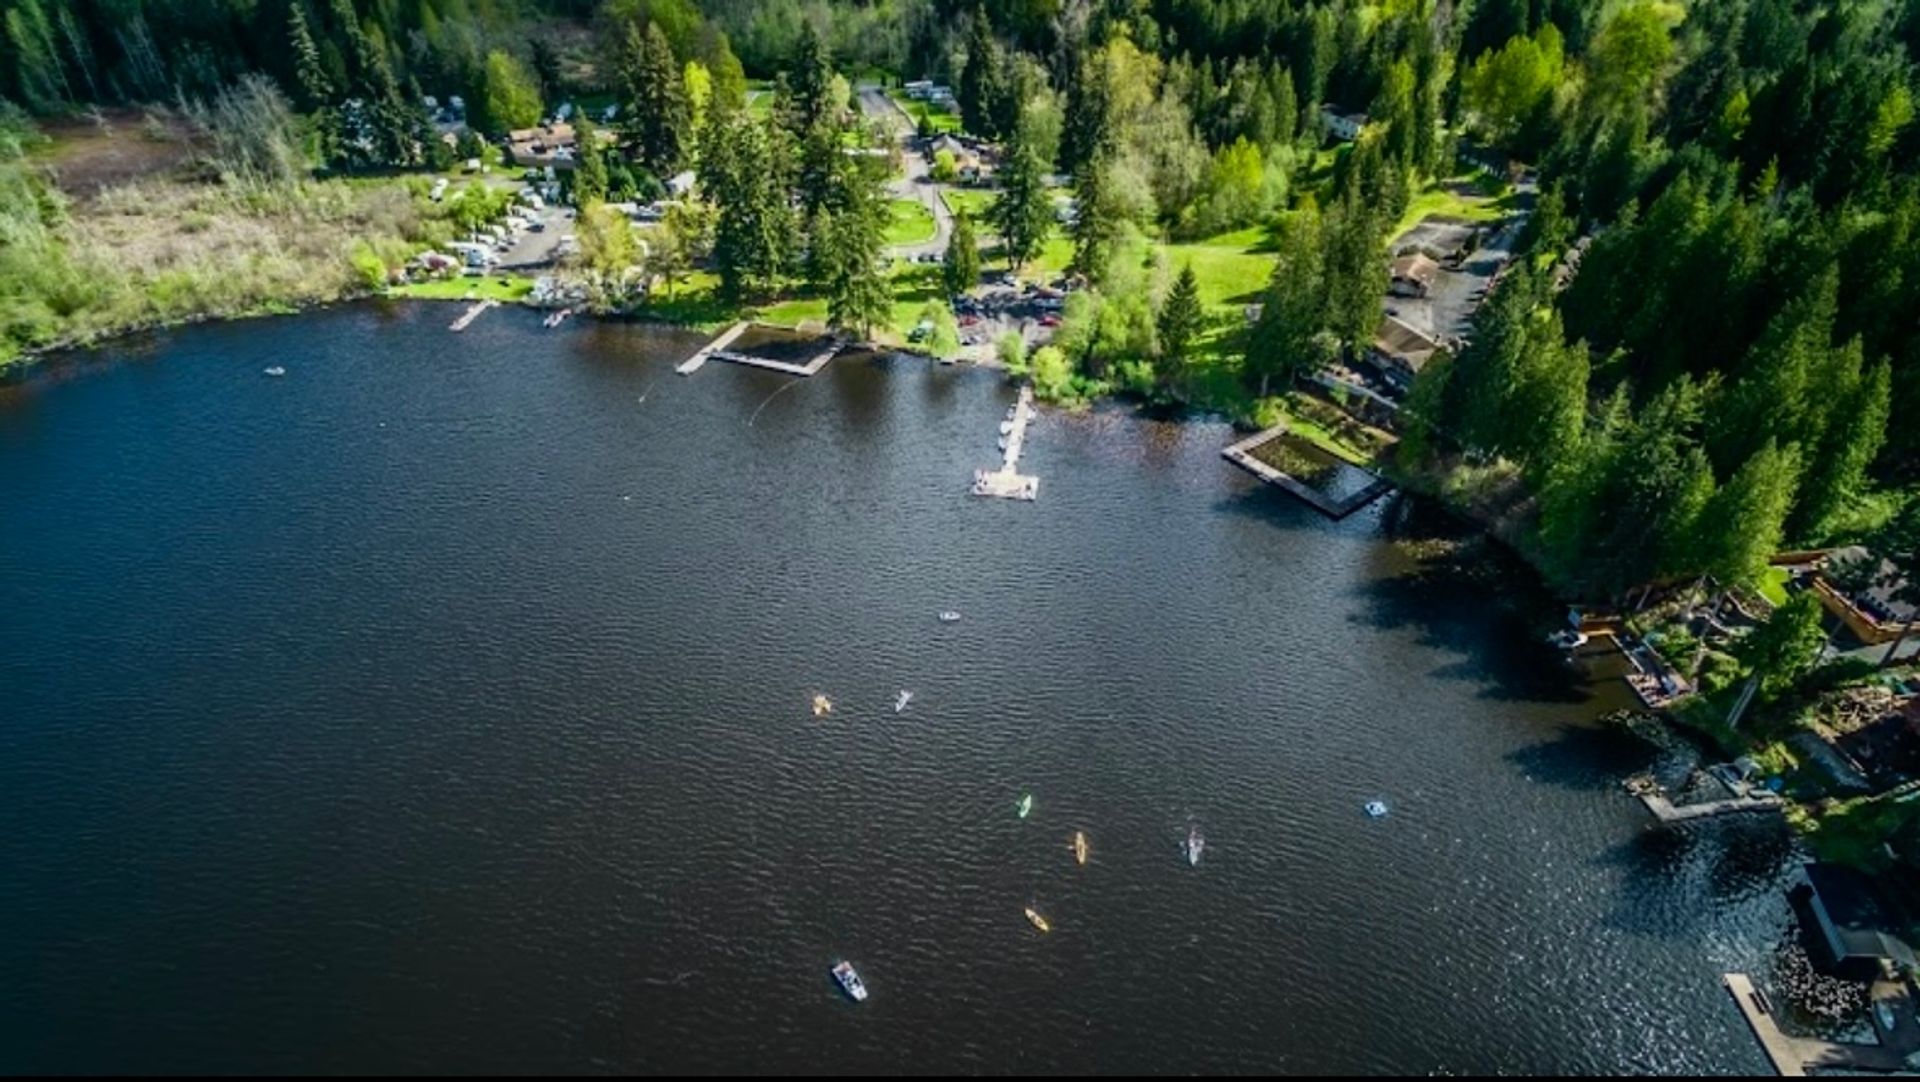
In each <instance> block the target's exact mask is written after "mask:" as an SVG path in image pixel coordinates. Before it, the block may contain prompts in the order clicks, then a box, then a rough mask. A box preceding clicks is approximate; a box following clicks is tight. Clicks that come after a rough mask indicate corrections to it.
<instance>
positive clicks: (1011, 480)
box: [969, 387, 1040, 500]
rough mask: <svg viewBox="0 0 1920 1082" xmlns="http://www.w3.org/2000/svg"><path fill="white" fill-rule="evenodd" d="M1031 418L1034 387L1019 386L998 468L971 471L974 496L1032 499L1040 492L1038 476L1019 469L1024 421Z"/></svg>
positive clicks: (1023, 442) (1022, 446)
mask: <svg viewBox="0 0 1920 1082" xmlns="http://www.w3.org/2000/svg"><path fill="white" fill-rule="evenodd" d="M1032 420H1033V388H1032V387H1022V388H1020V398H1019V400H1018V401H1016V402H1015V403H1014V404H1013V417H1012V419H1011V422H1010V427H1009V428H1008V430H1007V447H1006V451H1005V453H1004V454H1003V455H1002V456H1001V459H1000V468H999V469H997V470H975V471H973V487H972V488H971V489H970V490H969V491H971V492H972V493H973V494H974V495H975V496H996V497H999V498H1000V499H1003V500H1033V499H1038V498H1039V496H1040V479H1039V478H1038V477H1029V476H1026V475H1023V474H1022V473H1020V471H1019V466H1020V452H1021V450H1022V449H1024V448H1025V447H1026V442H1027V425H1028V424H1029V423H1030V422H1032Z"/></svg>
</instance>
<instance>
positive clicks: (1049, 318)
mask: <svg viewBox="0 0 1920 1082" xmlns="http://www.w3.org/2000/svg"><path fill="white" fill-rule="evenodd" d="M1040 325H1041V326H1042V327H1058V326H1059V325H1060V317H1059V316H1056V315H1044V316H1041V317H1040Z"/></svg>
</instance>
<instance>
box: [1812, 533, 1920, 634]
mask: <svg viewBox="0 0 1920 1082" xmlns="http://www.w3.org/2000/svg"><path fill="white" fill-rule="evenodd" d="M1867 555H1868V554H1867V550H1866V549H1865V548H1863V547H1861V546H1859V545H1850V546H1847V547H1846V548H1838V549H1834V550H1833V551H1832V552H1829V553H1827V556H1826V559H1825V560H1823V561H1822V562H1821V564H1820V570H1819V572H1818V573H1817V574H1815V576H1814V579H1813V588H1814V592H1815V594H1816V595H1818V596H1819V598H1820V603H1821V604H1822V605H1824V606H1826V609H1827V611H1828V612H1831V613H1833V614H1834V615H1835V616H1838V617H1839V618H1840V619H1841V621H1842V622H1844V623H1845V624H1846V625H1847V629H1848V630H1850V631H1852V632H1853V634H1854V636H1855V637H1856V638H1858V639H1859V640H1860V641H1861V642H1863V643H1866V644H1867V645H1868V646H1880V645H1883V644H1885V643H1890V642H1892V641H1893V640H1895V639H1897V638H1899V637H1900V636H1901V634H1902V633H1904V632H1905V631H1906V628H1907V625H1908V624H1910V623H1913V622H1914V621H1916V620H1920V608H1916V607H1915V606H1914V605H1913V604H1912V603H1911V602H1908V601H1903V600H1901V599H1900V598H1899V597H1898V596H1896V595H1898V594H1899V593H1900V592H1901V590H1902V587H1904V586H1905V584H1906V583H1905V580H1904V579H1902V578H1901V577H1900V575H1899V571H1898V569H1896V568H1895V567H1894V565H1893V563H1892V562H1891V561H1888V560H1882V561H1880V566H1879V569H1878V571H1877V573H1876V575H1875V581H1874V584H1873V585H1872V586H1870V587H1868V588H1867V589H1865V590H1858V591H1855V592H1853V593H1848V592H1846V591H1845V590H1843V589H1842V588H1841V586H1840V584H1839V583H1837V582H1835V581H1833V579H1832V578H1831V577H1830V576H1829V575H1828V574H1827V567H1828V565H1829V564H1830V563H1831V562H1832V561H1834V560H1858V559H1863V558H1866V557H1867Z"/></svg>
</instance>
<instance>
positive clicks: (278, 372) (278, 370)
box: [266, 364, 287, 376]
mask: <svg viewBox="0 0 1920 1082" xmlns="http://www.w3.org/2000/svg"><path fill="white" fill-rule="evenodd" d="M266 374H267V375H269V376H284V375H286V374H287V370H286V369H284V368H282V367H280V366H279V365H277V364H276V365H274V366H272V367H271V368H268V369H267V370H266Z"/></svg>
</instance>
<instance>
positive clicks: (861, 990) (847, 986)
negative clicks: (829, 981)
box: [833, 962, 867, 1003]
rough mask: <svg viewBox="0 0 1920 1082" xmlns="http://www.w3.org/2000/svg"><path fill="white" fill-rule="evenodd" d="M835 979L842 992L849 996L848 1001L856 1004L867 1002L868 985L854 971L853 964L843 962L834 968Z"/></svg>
mask: <svg viewBox="0 0 1920 1082" xmlns="http://www.w3.org/2000/svg"><path fill="white" fill-rule="evenodd" d="M833 979H834V981H835V982H837V983H838V984H839V985H840V990H841V991H843V992H845V993H846V994H847V998H848V999H851V1000H853V1001H854V1002H855V1003H864V1002H866V999H867V986H866V983H865V982H863V981H862V980H861V979H860V974H858V973H855V972H854V971H853V963H852V962H841V963H840V964H838V965H836V966H834V967H833Z"/></svg>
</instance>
